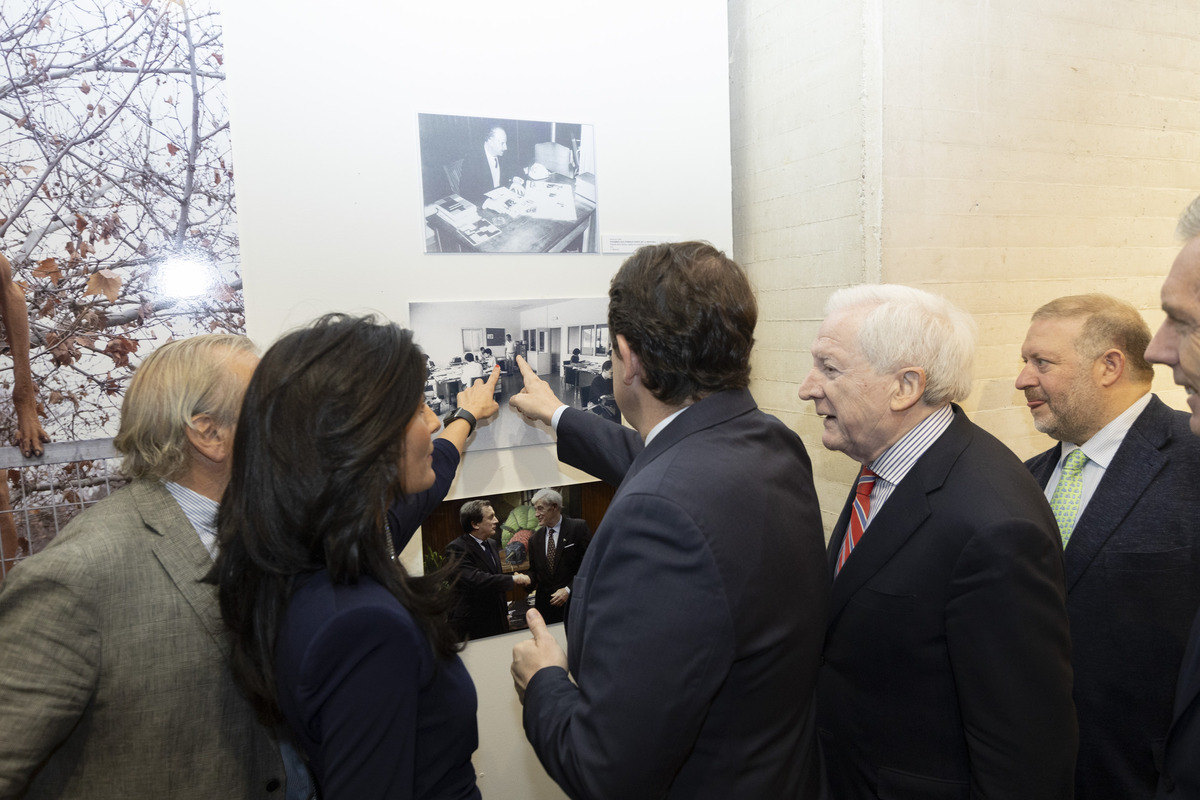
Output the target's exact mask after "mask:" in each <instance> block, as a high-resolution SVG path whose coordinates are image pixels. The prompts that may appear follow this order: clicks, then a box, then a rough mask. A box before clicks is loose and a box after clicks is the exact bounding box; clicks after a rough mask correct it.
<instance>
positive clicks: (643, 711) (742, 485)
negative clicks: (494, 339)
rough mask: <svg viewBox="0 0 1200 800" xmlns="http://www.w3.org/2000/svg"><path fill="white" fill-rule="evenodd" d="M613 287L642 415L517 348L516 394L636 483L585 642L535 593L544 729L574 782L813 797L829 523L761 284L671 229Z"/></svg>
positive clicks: (583, 617)
mask: <svg viewBox="0 0 1200 800" xmlns="http://www.w3.org/2000/svg"><path fill="white" fill-rule="evenodd" d="M608 296H609V306H608V321H609V331H610V332H611V335H612V337H613V341H614V348H615V351H614V353H613V390H614V391H615V393H616V399H617V405H619V406H620V407H621V412H622V414H623V415H624V416H625V418H626V419H627V420H629V422H630V424H632V425H633V428H634V430H630V429H629V428H626V427H623V426H621V425H614V424H613V423H612V422H609V421H608V420H605V419H601V418H600V417H598V416H596V415H595V414H589V413H587V412H585V411H583V410H582V409H578V408H570V407H567V406H566V405H564V404H563V403H562V402H561V401H560V400H559V399H558V398H557V397H555V396H554V393H553V391H551V390H550V388H549V387H548V386H547V384H546V383H545V382H544V381H541V380H539V379H538V377H537V375H536V374H534V372H533V371H532V370H530V369H529V365H528V364H525V362H524V361H523V360H521V359H520V358H518V359H517V363H518V364H519V365H520V366H521V374H522V375H523V377H524V379H525V388H524V390H523V391H522V393H520V394H518V395H516V396H514V397H513V398H512V399H511V400H510V401H509V402H510V404H511V405H512V406H513V407H514V408H516V409H517V410H518V411H520V412H521V413H523V414H525V415H526V416H528V417H531V418H534V419H540V420H543V421H546V422H550V423H551V424H553V425H554V426H555V429H556V430H557V432H558V455H559V458H561V459H562V460H563V461H564V462H566V463H568V464H571V465H573V466H576V467H579V468H581V469H584V470H586V471H587V472H589V473H590V474H592V475H595V476H596V477H598V478H601V479H602V480H605V481H607V482H609V483H611V484H613V485H618V484H619V488H618V489H617V492H616V495H615V496H614V497H613V500H612V503H611V504H610V505H609V507H608V511H607V512H606V513H605V516H604V520H603V522H601V523H600V526H599V528H598V529H597V530H596V535H595V536H594V537H592V542H591V545H590V546H589V547H588V551H587V555H586V556H584V559H583V564H582V565H581V566H580V568H579V574H578V575H576V576H575V583H574V586H573V588H572V591H571V610H570V612H569V614H568V620H567V622H568V623H569V628H568V632H567V642H568V644H569V651H570V653H569V655H570V658H569V659H568V657H567V654H564V653H563V652H562V649H561V648H560V647H559V646H558V645H557V643H556V642H555V640H554V638H553V637H552V636H551V635H549V633H548V632H547V630H546V626H545V624H544V623H543V622H542V620H541V616H540V615H539V614H538V612H537V611H536V610H534V611H530V612H529V616H528V619H529V629H530V632H531V633H532V634H533V637H534V638H533V639H532V640H531V641H525V642H522V643H521V644H519V645H517V646H516V647H515V648H514V649H513V666H512V672H513V677H514V680H515V682H516V685H517V689H518V691H519V692H520V691H522V690H523V691H524V701H525V713H524V723H525V734H526V736H528V737H529V741H530V742H531V743H532V744H533V748H534V750H535V751H536V752H537V754H538V758H539V759H541V762H542V765H543V766H544V767H545V768H546V771H547V772H549V773H550V776H551V777H552V778H554V780H556V781H557V782H558V784H559V785H560V786H561V787H563V790H564V791H566V793H567V794H568V795H569V796H570V797H572V798H574V799H575V800H583V798H595V799H596V800H599V798H617V797H629V798H639V800H650V799H651V798H680V799H682V798H687V800H710V799H711V800H717V799H718V798H719V799H720V800H726V799H727V798H738V800H742V799H743V798H745V799H746V800H749V798H772V799H773V798H789V799H797V798H799V799H807V798H816V797H817V794H818V791H819V769H818V761H817V751H816V743H815V736H814V726H813V720H812V690H813V679H814V676H815V675H816V671H817V662H818V658H819V651H820V644H821V630H822V627H823V620H824V615H825V603H826V599H827V597H826V596H827V593H828V586H829V578H828V577H827V576H826V575H825V570H824V565H823V559H822V553H821V551H822V547H823V543H824V537H823V535H822V531H821V520H820V512H819V509H818V508H817V501H816V495H815V492H814V490H813V483H812V467H811V464H810V463H809V459H808V454H807V453H806V452H805V450H804V446H803V444H801V442H800V439H799V437H798V436H796V434H794V433H792V431H790V430H788V429H787V428H786V427H785V426H784V425H783V423H781V422H780V421H779V420H777V419H775V418H774V417H771V416H768V415H767V414H764V413H763V412H762V411H760V410H759V409H758V407H757V405H756V404H755V402H754V398H753V397H751V396H750V392H749V391H747V389H746V387H747V385H748V384H749V380H750V349H751V346H752V345H753V342H754V326H755V322H756V321H757V317H758V308H757V305H756V303H755V300H754V294H753V292H752V291H751V289H750V283H749V281H748V280H747V278H746V275H745V273H744V272H743V271H742V268H741V267H740V266H738V265H737V264H736V263H734V262H733V261H731V260H729V259H728V258H726V257H725V254H724V253H721V252H720V251H718V250H716V249H715V248H713V247H712V246H711V245H708V244H704V243H701V242H685V243H682V244H663V245H657V246H653V247H643V248H641V249H639V250H638V251H637V252H636V253H634V254H633V256H631V257H630V258H629V259H628V260H627V261H626V262H625V263H624V264H623V265H622V266H621V269H620V270H618V272H617V274H616V276H615V277H614V278H613V280H612V284H611V286H610V287H609V293H608ZM539 593H540V592H539ZM568 670H569V672H570V676H568ZM572 677H573V678H574V679H575V680H574V682H572V680H571V678H572Z"/></svg>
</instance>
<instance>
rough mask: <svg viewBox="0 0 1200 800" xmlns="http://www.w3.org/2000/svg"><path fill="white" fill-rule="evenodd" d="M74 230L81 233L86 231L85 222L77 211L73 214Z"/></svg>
mask: <svg viewBox="0 0 1200 800" xmlns="http://www.w3.org/2000/svg"><path fill="white" fill-rule="evenodd" d="M75 230H77V231H79V232H80V233H83V232H84V231H85V230H87V220H86V219H84V217H83V215H82V214H80V213H79V212H78V211H76V212H75Z"/></svg>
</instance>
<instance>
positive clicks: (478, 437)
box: [408, 297, 620, 452]
mask: <svg viewBox="0 0 1200 800" xmlns="http://www.w3.org/2000/svg"><path fill="white" fill-rule="evenodd" d="M408 313H409V324H410V325H411V326H412V330H413V332H414V333H415V334H416V338H417V344H419V345H420V346H421V348H422V349H423V350H424V351H425V354H426V356H427V357H428V359H429V361H430V362H431V364H430V365H429V368H428V372H429V377H428V381H427V383H426V385H425V397H426V400H427V401H428V403H429V405H430V407H431V408H433V410H434V411H435V412H436V413H437V414H438V416H441V417H443V418H444V417H445V416H446V415H448V414H450V413H451V412H452V411H453V410H454V405H453V404H454V401H455V399H456V397H457V395H458V392H459V391H461V389H462V387H463V386H464V385H466V384H468V383H470V382H472V381H474V380H476V379H478V378H480V377H487V374H490V371H491V369H492V368H493V367H499V368H500V379H499V380H498V381H497V382H496V400H497V402H499V404H500V413H499V414H497V415H496V416H494V417H492V418H491V419H489V420H486V421H483V422H480V424H479V427H478V428H476V430H475V433H474V434H472V436H473V438H472V439H471V450H472V451H473V452H477V451H479V450H496V449H505V448H509V447H524V446H527V445H534V444H547V443H550V442H553V441H554V434H553V432H552V431H551V430H550V427H549V426H548V425H544V424H542V423H535V422H532V421H530V420H527V419H525V418H524V417H523V416H521V415H520V414H518V413H517V412H515V411H513V410H512V409H510V408H509V407H508V398H509V397H510V396H511V395H513V394H515V393H517V392H520V391H521V386H522V384H521V378H520V373H519V371H518V370H517V368H516V365H515V364H513V363H510V362H511V361H512V360H514V359H515V358H516V356H518V355H520V356H521V357H522V358H524V359H525V360H526V361H527V362H528V363H529V365H530V366H531V367H533V369H534V370H535V371H536V372H537V373H538V376H539V377H541V378H542V379H543V380H545V381H547V382H548V383H550V385H551V386H553V387H554V388H555V390H556V391H558V392H559V395H558V396H559V397H561V398H562V399H563V402H566V403H570V404H572V405H574V406H577V407H579V408H582V409H584V410H586V411H590V412H591V413H594V414H597V415H599V416H601V417H604V418H605V419H609V420H612V421H614V422H617V421H619V420H620V412H619V410H618V409H617V407H616V402H615V400H614V399H613V390H612V367H611V361H610V359H611V356H610V355H609V339H608V322H607V320H608V298H606V297H585V298H556V299H545V298H541V299H530V300H496V301H493V300H477V301H459V302H446V303H410V304H409V307H408ZM510 345H511V347H510ZM576 351H577V352H576ZM574 359H578V360H574ZM510 368H511V374H510V372H509V370H510Z"/></svg>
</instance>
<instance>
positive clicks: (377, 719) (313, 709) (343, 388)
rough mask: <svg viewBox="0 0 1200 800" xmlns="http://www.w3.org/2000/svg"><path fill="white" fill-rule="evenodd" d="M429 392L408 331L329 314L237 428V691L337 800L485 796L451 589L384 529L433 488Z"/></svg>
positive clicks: (302, 339)
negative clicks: (418, 569)
mask: <svg viewBox="0 0 1200 800" xmlns="http://www.w3.org/2000/svg"><path fill="white" fill-rule="evenodd" d="M425 377H426V360H425V356H424V354H423V353H422V352H421V350H420V348H418V347H417V346H416V345H415V344H414V343H413V340H412V334H411V333H410V332H409V331H406V330H403V329H401V328H399V327H397V326H395V325H391V324H384V323H378V322H376V321H375V320H374V319H372V318H369V317H368V318H355V317H347V316H343V315H329V316H326V317H322V318H321V319H319V320H317V321H316V322H315V323H314V324H313V325H312V326H310V327H308V328H305V329H302V330H298V331H294V332H292V333H290V334H288V335H286V336H284V337H283V338H282V339H280V340H279V341H278V342H277V343H276V344H275V345H274V346H273V347H272V348H271V349H270V350H268V351H267V353H266V355H264V356H263V358H262V361H261V362H260V363H259V366H258V369H257V370H256V372H255V374H254V377H253V378H252V379H251V381H250V386H249V388H248V389H247V391H246V399H245V402H244V405H243V407H242V413H241V416H240V418H239V421H238V428H237V435H236V439H235V444H234V453H233V474H232V477H231V480H230V483H229V487H228V489H227V490H226V493H225V496H224V499H223V500H222V502H221V508H220V513H219V517H218V529H219V538H220V546H221V550H220V555H219V557H218V560H217V564H216V567H215V570H214V571H215V574H216V576H217V578H218V582H219V584H220V597H221V613H222V616H223V617H224V619H225V623H226V625H227V626H228V627H229V629H230V630H231V632H232V635H233V672H234V678H235V680H236V681H237V682H238V684H239V685H240V686H241V687H242V689H243V690H244V691H245V693H246V694H247V695H248V696H249V698H250V700H251V702H253V704H254V706H255V708H256V709H257V711H258V713H259V717H260V719H261V720H262V721H263V722H264V723H265V724H267V725H270V726H275V727H278V726H280V725H281V724H283V723H286V724H287V727H288V728H289V729H290V730H291V732H292V736H293V737H294V739H295V740H296V743H297V744H298V745H299V746H300V748H301V749H302V750H303V751H304V752H305V753H306V754H307V756H308V761H309V766H310V768H311V769H312V772H313V775H314V777H315V778H316V781H317V785H318V787H319V791H320V796H321V797H322V798H323V800H338V798H354V799H355V800H361V799H362V798H375V797H379V798H384V797H386V798H478V797H479V790H478V789H477V788H476V786H475V772H474V769H473V767H472V766H471V753H472V752H473V751H474V750H475V748H476V746H477V744H478V731H477V728H476V722H475V709H476V697H475V688H474V686H473V685H472V683H471V678H470V676H469V675H468V674H467V672H466V669H465V667H464V666H463V664H462V661H461V660H460V659H459V658H458V656H457V655H456V652H457V649H458V645H457V643H456V637H455V635H454V633H453V631H452V630H451V629H450V628H449V627H448V625H447V623H446V616H445V612H446V607H447V604H448V602H449V598H448V596H447V593H444V592H442V591H441V590H440V585H441V582H442V581H443V579H444V578H445V577H446V576H445V575H443V574H440V573H439V574H434V575H429V576H424V577H410V576H409V575H407V574H406V573H405V571H404V569H403V567H402V566H400V564H399V563H398V562H397V561H396V560H395V559H394V557H393V556H394V552H393V546H392V543H393V538H392V532H391V531H389V530H388V524H387V509H388V506H389V504H391V503H392V502H393V500H395V499H396V498H398V497H402V496H404V495H411V494H413V493H417V492H421V491H423V490H426V489H428V488H429V487H430V486H432V485H433V484H434V481H435V475H434V468H433V463H434V462H433V451H434V449H433V444H432V439H431V437H432V434H433V433H434V432H435V431H437V429H438V427H439V423H438V420H437V417H435V416H434V415H433V412H432V411H430V409H429V407H428V406H427V405H426V404H425V398H424V387H425ZM488 394H489V395H490V392H488ZM488 399H489V401H490V397H489V398H488ZM493 405H494V403H493ZM400 538H403V537H400Z"/></svg>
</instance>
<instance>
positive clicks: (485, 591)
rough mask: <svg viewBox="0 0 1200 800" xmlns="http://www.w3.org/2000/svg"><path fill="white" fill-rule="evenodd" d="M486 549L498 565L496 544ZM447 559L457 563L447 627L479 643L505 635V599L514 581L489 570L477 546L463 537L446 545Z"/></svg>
mask: <svg viewBox="0 0 1200 800" xmlns="http://www.w3.org/2000/svg"><path fill="white" fill-rule="evenodd" d="M487 544H488V546H489V547H490V548H491V549H492V554H493V555H495V556H496V563H497V564H500V563H501V561H500V558H501V556H502V554H501V552H500V547H499V545H497V544H496V540H495V539H494V538H493V539H488V540H487ZM446 558H454V559H457V568H456V570H455V578H454V591H455V593H456V594H457V600H456V601H455V605H454V608H452V609H451V610H450V623H451V624H452V625H454V627H455V629H456V630H457V631H458V632H459V635H460V636H463V637H465V638H471V639H482V638H483V637H485V636H495V635H496V634H498V633H507V632H508V601H507V600H505V599H504V595H505V594H506V593H507V592H508V591H509V590H510V589H512V588H513V578H512V576H511V575H505V574H504V573H502V572H500V570H498V569H497V568H496V567H494V566H492V564H491V562H490V561H488V559H487V556H485V555H484V554H483V550H482V549H480V547H479V544H478V543H477V542H476V541H475V539H474V537H472V536H471V535H470V534H469V533H464V534H463V535H462V536H459V537H458V538H457V539H455V540H454V541H452V542H450V544H448V545H446Z"/></svg>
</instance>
